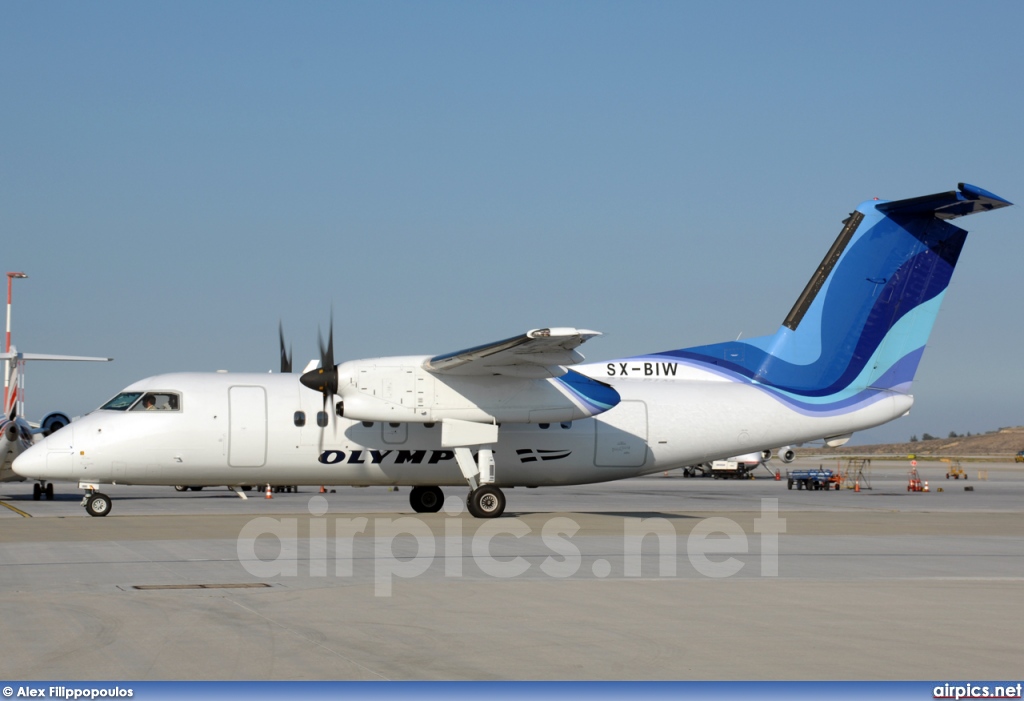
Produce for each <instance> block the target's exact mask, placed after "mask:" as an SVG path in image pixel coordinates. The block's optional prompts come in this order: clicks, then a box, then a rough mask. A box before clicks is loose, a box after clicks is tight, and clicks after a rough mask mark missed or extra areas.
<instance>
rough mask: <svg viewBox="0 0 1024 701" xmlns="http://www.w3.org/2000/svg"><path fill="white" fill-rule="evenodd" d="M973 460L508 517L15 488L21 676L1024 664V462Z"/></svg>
mask: <svg viewBox="0 0 1024 701" xmlns="http://www.w3.org/2000/svg"><path fill="white" fill-rule="evenodd" d="M800 462H802V463H803V464H794V465H793V466H790V467H805V466H808V465H813V466H817V465H818V464H825V466H826V467H830V466H832V465H831V464H829V462H828V461H825V460H819V459H814V460H811V461H806V460H805V461H800ZM833 464H834V461H833ZM965 467H966V468H967V471H968V477H969V479H968V480H967V481H966V482H965V481H962V480H946V479H945V477H944V474H945V466H944V465H943V464H941V463H924V464H922V465H921V466H919V470H920V473H921V477H922V479H927V480H928V481H929V486H930V489H931V491H930V492H929V493H909V492H907V491H906V472H907V469H908V466H907V465H906V463H902V462H892V463H881V462H878V461H876V462H875V463H874V466H873V469H872V471H871V473H870V474H869V475H867V476H866V477H867V479H866V480H865V484H864V485H862V486H864V487H865V488H864V489H863V490H862V491H860V492H859V493H857V492H854V491H852V490H841V491H830V492H822V491H811V492H807V491H803V490H789V489H787V488H786V485H787V483H786V481H785V479H784V478H783V480H781V481H775V480H773V479H771V478H770V477H769V474H768V472H766V471H762V472H761V475H762V477H761V478H759V479H755V480H737V481H733V480H712V479H683V478H682V477H681V476H680V473H679V472H678V471H675V472H672V473H669V475H668V476H663V475H656V476H651V477H645V478H637V479H631V480H624V481H621V482H614V483H608V484H599V485H586V486H581V487H562V488H544V489H536V490H526V489H514V490H507V492H506V493H507V495H508V508H507V510H506V515H505V516H504V517H503V518H500V519H496V520H490V521H480V520H476V519H473V518H472V517H470V516H468V514H466V513H465V512H464V508H463V506H464V497H465V492H466V490H465V489H464V488H462V489H454V488H450V489H446V490H445V491H446V494H447V495H448V498H447V500H446V503H445V511H442V512H441V513H438V514H414V513H413V512H412V510H411V509H410V507H409V504H408V492H409V490H408V489H407V488H401V489H400V490H399V491H398V492H397V493H395V492H392V491H388V490H387V489H386V488H383V487H374V488H366V489H352V488H346V487H336V488H334V489H335V491H334V492H333V493H331V492H328V493H326V494H318V493H317V489H316V488H312V487H303V488H302V490H301V491H300V492H298V493H281V494H275V495H274V497H273V499H271V500H266V499H264V498H263V495H262V493H259V494H256V493H254V492H250V493H249V496H250V498H249V500H247V501H243V500H241V499H239V498H238V497H237V496H236V495H234V494H233V493H232V492H229V491H227V490H225V489H223V488H218V489H213V488H207V489H205V490H203V491H202V492H184V493H179V492H175V491H174V490H173V489H172V488H170V487H110V488H107V489H105V493H107V494H108V495H109V496H111V497H112V498H113V500H114V504H113V510H112V512H111V514H110V515H109V516H107V517H105V518H91V517H89V516H87V515H86V513H85V510H84V509H83V508H82V507H81V506H80V505H79V502H80V499H81V495H80V493H78V492H77V490H76V489H75V485H70V484H58V485H56V487H57V493H58V498H57V499H56V500H54V501H49V502H48V501H39V502H36V501H32V499H31V485H30V484H4V485H0V621H2V626H3V633H4V634H3V635H2V636H0V677H2V678H5V679H25V680H37V679H38V680H93V679H96V680H99V679H102V680H124V681H130V680H152V679H229V680H230V679H239V680H254V679H401V680H408V679H412V680H418V679H756V680H769V679H923V680H936V681H947V680H948V681H953V680H963V679H981V678H984V679H1002V680H1006V681H1010V680H1014V681H1019V680H1020V679H1019V675H1020V660H1021V659H1022V657H1024V617H1022V616H1021V614H1020V611H1022V610H1024V606H1022V605H1024V513H1022V512H1024V498H1022V497H1024V466H1020V465H1014V464H1012V463H1009V464H998V463H965ZM780 469H781V470H782V471H783V473H784V472H785V469H786V466H780ZM981 473H984V474H981ZM979 477H986V478H987V479H978V478H979ZM868 487H870V489H869V488H868ZM965 487H972V488H973V489H971V490H970V491H965ZM939 488H942V490H943V491H942V492H939V491H937V490H938V489H939Z"/></svg>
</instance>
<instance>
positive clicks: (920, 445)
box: [796, 426, 1024, 457]
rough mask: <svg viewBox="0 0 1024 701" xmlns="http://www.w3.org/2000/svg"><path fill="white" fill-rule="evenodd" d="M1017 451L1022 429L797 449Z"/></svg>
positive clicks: (957, 453)
mask: <svg viewBox="0 0 1024 701" xmlns="http://www.w3.org/2000/svg"><path fill="white" fill-rule="evenodd" d="M1018 450H1024V426H1017V427H1015V428H1001V429H999V430H998V431H991V432H989V433H979V434H977V435H973V436H959V437H957V438H933V439H932V440H927V441H922V440H919V441H917V442H915V443H909V442H908V443H882V444H879V445H855V446H843V447H842V448H826V447H823V446H805V447H802V448H797V449H796V452H797V455H822V454H827V455H910V454H911V453H913V454H914V455H920V456H925V457H927V456H931V455H935V456H950V457H967V456H983V455H984V456H996V457H1002V456H1006V457H1013V456H1014V455H1016V454H1017V451H1018Z"/></svg>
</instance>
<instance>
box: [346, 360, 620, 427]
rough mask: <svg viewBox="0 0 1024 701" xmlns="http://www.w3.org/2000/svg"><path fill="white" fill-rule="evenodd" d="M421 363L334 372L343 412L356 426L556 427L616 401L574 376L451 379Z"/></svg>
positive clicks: (362, 365) (358, 364)
mask: <svg viewBox="0 0 1024 701" xmlns="http://www.w3.org/2000/svg"><path fill="white" fill-rule="evenodd" d="M423 362H424V358H423V357H401V358H377V359H373V360H358V361H349V362H347V363H342V364H341V365H339V366H338V394H339V395H340V396H341V399H342V403H343V404H342V414H343V416H345V418H348V419H354V420H356V421H389V422H417V423H430V422H434V421H441V420H443V419H461V420H464V421H478V422H484V423H491V422H497V423H504V422H507V423H548V422H550V423H557V422H561V421H575V420H578V419H584V418H588V417H590V416H594V415H595V414H600V413H601V412H603V411H607V410H608V409H609V408H611V407H612V406H615V404H617V403H618V401H619V395H618V393H617V392H616V391H615V390H614V389H612V388H611V387H609V386H608V385H606V384H604V383H602V382H598V381H596V380H592V379H590V378H588V377H585V376H583V375H580V374H579V373H575V372H571V371H570V372H567V373H566V374H565V375H562V376H561V377H557V378H552V377H544V378H531V377H514V376H506V375H485V376H479V375H455V374H447V373H433V372H430V371H428V370H426V369H425V368H423Z"/></svg>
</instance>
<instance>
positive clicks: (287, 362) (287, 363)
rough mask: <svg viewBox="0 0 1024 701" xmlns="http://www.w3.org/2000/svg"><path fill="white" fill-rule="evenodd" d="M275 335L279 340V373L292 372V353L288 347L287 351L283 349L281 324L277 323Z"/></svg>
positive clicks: (282, 327)
mask: <svg viewBox="0 0 1024 701" xmlns="http://www.w3.org/2000/svg"><path fill="white" fill-rule="evenodd" d="M277 335H278V337H279V338H280V339H281V372H282V373H285V372H291V371H292V353H291V350H292V349H291V348H290V347H289V348H288V350H287V351H285V349H284V326H283V325H282V324H281V322H280V321H279V322H277Z"/></svg>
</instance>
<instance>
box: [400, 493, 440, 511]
mask: <svg viewBox="0 0 1024 701" xmlns="http://www.w3.org/2000/svg"><path fill="white" fill-rule="evenodd" d="M409 505H410V506H412V510H413V511H415V512H416V513H418V514H436V513H437V512H438V511H440V510H441V507H442V506H444V492H442V491H441V488H440V487H413V488H412V490H411V491H410V492H409Z"/></svg>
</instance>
